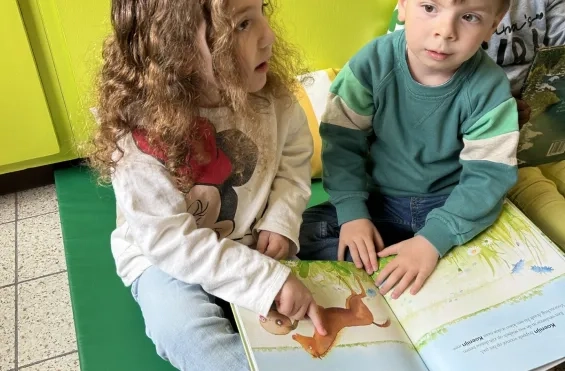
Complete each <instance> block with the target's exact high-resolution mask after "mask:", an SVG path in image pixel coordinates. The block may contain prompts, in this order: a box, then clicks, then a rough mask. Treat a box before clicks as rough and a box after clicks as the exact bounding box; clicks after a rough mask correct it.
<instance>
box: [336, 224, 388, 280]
mask: <svg viewBox="0 0 565 371" xmlns="http://www.w3.org/2000/svg"><path fill="white" fill-rule="evenodd" d="M375 247H376V249H375ZM346 248H349V252H350V253H351V257H352V258H353V262H354V263H355V266H356V267H357V268H363V267H365V270H366V271H367V273H368V274H373V272H375V271H376V270H377V269H378V268H379V267H378V265H377V251H381V250H382V249H383V248H384V244H383V239H382V238H381V235H380V234H379V231H377V228H376V227H375V225H374V224H373V222H371V221H370V220H369V219H357V220H352V221H350V222H347V223H344V224H343V225H342V226H341V231H340V233H339V246H338V249H337V259H338V260H345V249H346Z"/></svg>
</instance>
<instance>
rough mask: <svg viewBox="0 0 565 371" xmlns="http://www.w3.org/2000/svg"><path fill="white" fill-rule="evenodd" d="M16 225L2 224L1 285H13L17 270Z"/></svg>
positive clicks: (0, 244)
mask: <svg viewBox="0 0 565 371" xmlns="http://www.w3.org/2000/svg"><path fill="white" fill-rule="evenodd" d="M15 259H16V225H15V223H6V224H0V287H2V286H6V285H11V284H12V283H14V280H15V278H16V277H15V272H16V262H15Z"/></svg>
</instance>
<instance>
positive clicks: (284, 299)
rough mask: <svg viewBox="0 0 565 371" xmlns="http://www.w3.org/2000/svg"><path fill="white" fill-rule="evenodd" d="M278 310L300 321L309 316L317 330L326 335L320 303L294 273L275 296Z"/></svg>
mask: <svg viewBox="0 0 565 371" xmlns="http://www.w3.org/2000/svg"><path fill="white" fill-rule="evenodd" d="M275 304H276V306H277V311H278V312H279V313H280V314H282V315H285V316H287V317H288V318H290V319H292V320H295V321H300V320H302V319H304V317H305V316H308V317H309V318H310V320H311V321H312V324H313V325H314V328H315V329H316V331H317V332H318V333H319V334H320V335H322V336H325V335H326V330H325V328H324V324H323V322H322V317H321V315H320V312H319V310H318V305H317V304H316V302H315V301H314V298H313V297H312V294H311V293H310V290H308V288H307V287H306V286H304V284H303V283H302V282H300V280H299V279H298V278H296V277H295V276H294V275H293V274H292V273H291V274H289V275H288V278H287V279H286V282H285V283H284V285H283V287H282V288H281V291H279V293H278V294H277V296H276V297H275Z"/></svg>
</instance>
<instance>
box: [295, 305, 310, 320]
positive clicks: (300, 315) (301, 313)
mask: <svg viewBox="0 0 565 371" xmlns="http://www.w3.org/2000/svg"><path fill="white" fill-rule="evenodd" d="M296 309H297V310H296V313H295V314H294V317H293V318H292V319H294V320H295V321H300V320H302V319H304V317H305V316H306V312H307V311H308V303H303V304H301V305H300V306H298V307H297V308H296Z"/></svg>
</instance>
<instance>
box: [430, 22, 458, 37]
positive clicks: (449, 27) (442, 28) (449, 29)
mask: <svg viewBox="0 0 565 371" xmlns="http://www.w3.org/2000/svg"><path fill="white" fill-rule="evenodd" d="M454 23H455V22H454V21H453V20H443V21H440V22H438V25H437V27H436V30H435V36H436V37H441V38H442V39H445V40H451V41H452V40H455V39H456V38H457V32H456V27H455V24H454Z"/></svg>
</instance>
